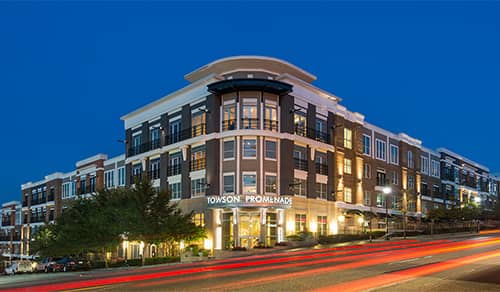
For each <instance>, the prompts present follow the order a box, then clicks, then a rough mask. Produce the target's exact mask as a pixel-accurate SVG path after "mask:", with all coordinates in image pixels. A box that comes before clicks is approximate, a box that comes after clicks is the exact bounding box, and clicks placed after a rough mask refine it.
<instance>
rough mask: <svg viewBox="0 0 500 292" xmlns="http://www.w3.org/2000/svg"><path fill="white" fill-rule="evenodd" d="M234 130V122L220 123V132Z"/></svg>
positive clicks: (225, 121) (233, 120) (232, 120)
mask: <svg viewBox="0 0 500 292" xmlns="http://www.w3.org/2000/svg"><path fill="white" fill-rule="evenodd" d="M230 130H236V120H235V119H231V120H224V121H222V131H230Z"/></svg>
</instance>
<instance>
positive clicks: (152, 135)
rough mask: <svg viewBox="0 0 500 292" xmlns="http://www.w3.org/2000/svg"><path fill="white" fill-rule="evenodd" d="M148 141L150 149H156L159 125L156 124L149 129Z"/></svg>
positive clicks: (158, 143)
mask: <svg viewBox="0 0 500 292" xmlns="http://www.w3.org/2000/svg"><path fill="white" fill-rule="evenodd" d="M149 142H150V143H151V149H156V148H158V147H160V127H159V126H156V127H154V128H152V129H150V130H149Z"/></svg>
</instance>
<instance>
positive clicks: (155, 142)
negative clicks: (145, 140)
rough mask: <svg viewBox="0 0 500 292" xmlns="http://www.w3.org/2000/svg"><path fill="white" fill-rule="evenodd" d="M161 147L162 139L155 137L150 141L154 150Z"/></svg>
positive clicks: (151, 148) (150, 148) (150, 145)
mask: <svg viewBox="0 0 500 292" xmlns="http://www.w3.org/2000/svg"><path fill="white" fill-rule="evenodd" d="M160 147H161V140H160V139H155V140H152V141H151V142H150V143H149V150H154V149H158V148H160Z"/></svg>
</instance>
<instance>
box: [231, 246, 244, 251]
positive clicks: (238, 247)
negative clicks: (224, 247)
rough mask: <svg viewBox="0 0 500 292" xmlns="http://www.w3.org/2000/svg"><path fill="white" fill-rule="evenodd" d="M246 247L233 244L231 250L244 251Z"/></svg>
mask: <svg viewBox="0 0 500 292" xmlns="http://www.w3.org/2000/svg"><path fill="white" fill-rule="evenodd" d="M246 250H247V248H246V247H242V246H235V247H233V249H232V251H246Z"/></svg>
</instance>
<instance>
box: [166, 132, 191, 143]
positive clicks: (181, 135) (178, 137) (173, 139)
mask: <svg viewBox="0 0 500 292" xmlns="http://www.w3.org/2000/svg"><path fill="white" fill-rule="evenodd" d="M189 138H191V129H184V130H181V131H179V132H173V133H170V134H169V135H168V136H167V145H170V144H174V143H177V142H180V141H183V140H186V139H189Z"/></svg>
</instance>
